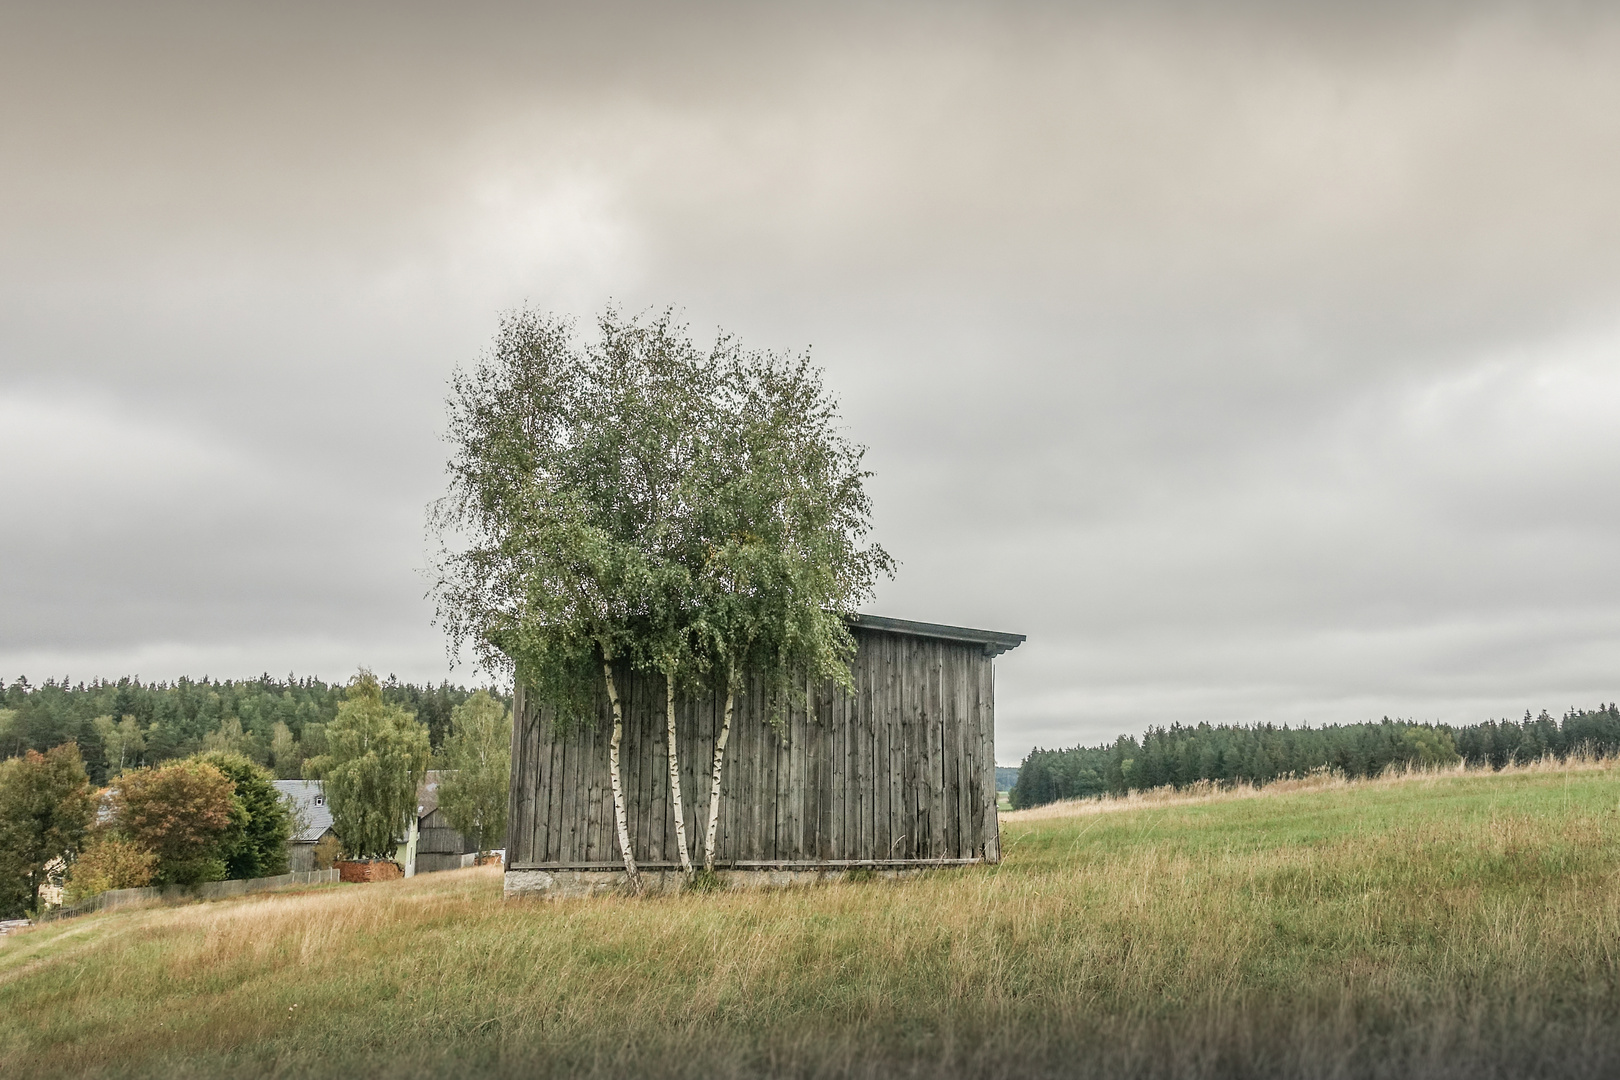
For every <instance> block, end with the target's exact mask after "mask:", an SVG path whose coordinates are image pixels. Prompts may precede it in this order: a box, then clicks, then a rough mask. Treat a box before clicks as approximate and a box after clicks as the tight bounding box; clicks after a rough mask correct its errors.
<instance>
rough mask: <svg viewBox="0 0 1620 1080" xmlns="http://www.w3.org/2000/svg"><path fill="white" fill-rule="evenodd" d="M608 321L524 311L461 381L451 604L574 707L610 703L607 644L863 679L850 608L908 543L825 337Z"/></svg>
mask: <svg viewBox="0 0 1620 1080" xmlns="http://www.w3.org/2000/svg"><path fill="white" fill-rule="evenodd" d="M597 329H598V337H597V340H596V341H594V342H592V343H590V344H587V345H582V344H580V343H579V342H577V341H576V339H575V337H574V333H573V327H572V324H570V323H569V322H568V321H567V320H564V319H559V318H553V317H548V316H542V315H538V314H535V313H533V312H528V311H522V312H517V313H513V314H511V315H508V316H506V317H505V318H504V319H503V320H502V323H501V327H500V331H499V333H498V335H497V338H496V342H495V347H494V349H493V351H492V353H491V354H490V356H488V357H487V358H486V359H485V360H484V361H483V362H482V363H481V364H479V366H478V367H477V368H476V369H475V370H473V371H471V372H458V373H457V374H456V375H455V377H454V379H453V381H452V384H451V398H450V419H449V434H448V439H449V442H450V443H451V445H452V447H453V455H452V458H451V460H450V462H449V472H450V478H451V482H450V490H449V492H448V493H447V495H446V496H445V497H444V498H443V499H441V500H440V501H439V502H438V503H436V504H434V507H433V508H432V512H431V523H432V525H433V526H434V527H435V528H436V530H437V531H438V532H439V534H440V536H441V538H442V540H443V541H444V546H443V547H442V549H441V554H440V557H439V559H438V561H437V570H438V580H437V583H436V590H435V591H436V595H437V598H438V616H439V619H440V621H441V622H442V623H443V625H444V626H445V627H446V629H447V630H448V631H449V634H450V637H451V640H452V642H454V643H455V644H456V646H457V647H459V646H460V644H461V643H463V642H470V643H471V644H472V645H473V647H474V648H475V650H477V654H478V657H479V659H480V661H481V662H482V663H483V664H484V666H485V667H486V668H489V669H490V670H510V669H512V668H513V667H514V666H515V668H516V669H517V670H518V671H520V672H521V673H522V678H523V679H524V681H525V683H526V684H527V685H528V686H530V688H531V689H532V690H533V691H534V694H535V696H536V698H537V699H538V700H541V701H544V702H547V703H549V704H552V705H554V706H555V707H557V709H558V710H559V713H560V714H561V716H562V718H563V719H564V720H565V721H567V720H574V721H589V720H594V718H595V716H596V715H597V713H596V710H597V707H598V705H597V702H598V700H599V691H598V686H599V684H600V680H601V662H602V660H603V658H604V657H606V658H611V659H624V660H628V661H630V662H632V663H634V664H635V666H637V667H641V668H644V669H650V670H657V671H661V672H664V673H666V674H668V675H672V676H673V677H675V678H676V679H677V680H678V681H683V682H691V681H694V680H697V679H699V678H701V677H703V676H704V675H705V674H706V673H714V674H715V675H717V676H718V677H721V678H724V677H729V676H730V675H731V673H732V672H733V671H737V672H740V671H742V670H745V669H747V670H753V671H758V672H763V673H765V674H767V675H771V676H779V677H778V678H775V679H773V683H774V684H775V685H779V686H783V687H785V686H786V685H787V684H788V682H789V680H788V674H789V673H790V672H791V673H792V674H793V675H794V676H795V677H796V676H798V675H801V674H802V675H805V676H807V677H812V678H813V677H818V676H822V675H833V676H835V677H841V678H842V679H843V680H845V681H847V680H848V678H849V675H848V665H847V659H848V657H849V655H850V654H851V653H852V651H853V642H852V640H851V638H850V636H849V631H848V628H847V626H846V625H845V616H847V615H848V614H850V613H851V612H853V611H854V609H855V607H856V606H858V604H859V603H860V602H861V601H862V600H864V599H865V598H866V597H867V596H869V594H870V591H871V586H872V583H873V580H874V578H875V576H876V575H877V574H878V573H882V572H886V571H887V570H888V569H889V568H890V566H891V562H890V560H889V558H888V556H887V555H886V554H885V553H884V552H883V550H882V549H881V548H879V547H876V546H875V545H874V546H870V547H862V546H860V541H861V539H862V537H863V536H864V535H865V533H866V531H867V529H868V518H869V516H870V509H871V507H870V502H869V500H868V498H867V496H866V495H865V491H864V487H863V484H864V480H865V478H866V476H867V474H866V473H865V472H863V471H862V470H861V467H860V462H861V458H862V454H863V452H864V451H863V450H862V448H860V447H858V446H855V445H853V444H851V443H849V442H848V441H847V440H845V439H843V438H842V436H840V435H839V434H838V432H837V429H836V420H837V409H836V403H835V402H834V401H833V399H832V398H831V396H830V395H828V394H827V392H826V391H825V389H824V388H823V386H822V385H821V381H820V375H819V372H818V371H817V370H816V369H815V368H814V367H813V366H812V365H810V363H809V362H808V359H807V358H799V359H795V360H784V359H780V358H776V357H771V356H767V355H764V354H760V353H754V352H746V351H744V350H742V349H740V348H738V347H737V346H736V345H735V343H733V342H731V341H729V340H727V339H721V341H719V342H718V343H717V344H716V346H715V347H714V348H713V349H712V350H710V351H709V352H708V353H704V352H702V351H701V350H699V349H698V348H697V347H696V346H695V345H694V344H693V343H692V341H691V340H690V338H689V336H688V335H687V332H686V329H685V328H684V327H682V326H679V325H678V324H676V323H675V322H674V319H673V316H672V315H671V314H670V313H669V312H665V313H663V314H662V315H660V316H659V317H657V318H655V319H652V320H649V321H645V322H643V321H639V320H635V319H625V318H624V317H622V316H621V315H619V314H618V313H617V312H615V311H612V310H609V311H607V312H606V313H604V314H603V315H602V316H601V318H600V319H599V320H598V324H597Z"/></svg>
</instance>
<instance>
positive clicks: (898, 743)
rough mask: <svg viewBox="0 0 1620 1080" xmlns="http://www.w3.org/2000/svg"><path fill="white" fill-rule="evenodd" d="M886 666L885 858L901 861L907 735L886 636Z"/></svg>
mask: <svg viewBox="0 0 1620 1080" xmlns="http://www.w3.org/2000/svg"><path fill="white" fill-rule="evenodd" d="M885 636H886V638H887V640H886V641H885V642H884V646H883V666H882V677H883V685H882V691H883V692H882V697H881V699H880V700H881V702H882V709H883V714H884V716H883V726H884V729H885V730H886V731H887V732H888V735H889V762H888V774H887V775H888V783H889V839H888V843H887V846H886V847H885V848H884V851H883V855H884V857H885V858H891V859H892V858H899V857H901V853H902V852H903V851H904V846H905V842H906V824H905V798H904V796H903V795H902V794H901V787H902V785H903V783H904V781H905V774H904V768H905V767H904V761H905V749H906V744H905V736H904V732H903V730H902V728H901V724H900V699H899V679H898V678H897V676H896V672H895V647H894V637H893V635H892V634H891V635H885Z"/></svg>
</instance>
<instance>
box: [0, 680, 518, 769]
mask: <svg viewBox="0 0 1620 1080" xmlns="http://www.w3.org/2000/svg"><path fill="white" fill-rule="evenodd" d="M380 685H381V688H382V695H383V700H384V701H387V702H388V703H390V704H393V705H399V706H401V707H402V708H404V709H406V710H407V711H409V712H413V713H415V714H416V716H417V719H418V720H420V721H421V722H423V723H424V724H426V725H427V728H428V733H429V736H430V738H431V739H432V742H433V745H435V746H438V745H439V744H440V742H442V740H443V737H444V734H445V732H446V731H448V730H449V725H450V711H451V710H452V709H453V708H455V706H457V705H459V704H461V703H462V702H463V701H465V700H467V698H468V697H470V696H471V694H472V691H471V690H469V689H467V688H465V687H459V686H453V685H451V684H450V683H448V682H445V683H441V684H440V685H438V686H418V685H414V684H411V683H401V682H399V681H398V680H397V679H395V678H393V677H391V676H390V677H389V678H388V679H386V680H383V681H382V682H381V684H380ZM499 696H501V697H502V700H504V701H507V702H508V703H510V697H509V696H506V695H499ZM342 700H343V687H342V686H341V685H336V684H334V685H328V684H327V683H324V682H322V681H321V680H319V679H299V678H295V677H293V676H288V677H287V678H286V679H284V680H278V679H274V678H271V677H270V676H268V675H265V676H262V677H260V678H257V679H245V680H240V681H233V680H224V681H219V682H215V681H212V680H209V679H203V680H200V681H196V680H192V679H181V680H179V681H178V682H174V683H161V682H154V683H142V682H140V681H139V680H136V679H119V680H117V681H107V682H92V683H80V684H78V685H70V684H68V683H66V682H56V681H54V680H52V681H48V682H46V683H44V684H43V685H40V686H34V685H32V684H30V683H29V682H28V680H26V679H18V680H17V681H16V682H14V683H11V684H9V685H4V684H0V760H3V759H4V758H7V757H13V756H17V755H20V754H22V753H23V752H24V751H26V750H30V749H32V750H39V751H41V752H43V751H45V750H47V749H49V748H50V747H53V746H58V745H60V744H62V743H64V742H67V741H69V740H74V741H76V742H77V743H78V745H79V749H80V752H81V754H82V755H83V757H84V765H85V770H86V772H88V773H89V775H90V779H91V782H92V783H97V784H104V783H106V782H107V781H108V780H109V779H110V778H111V777H112V776H114V775H116V774H117V772H118V769H119V767H120V766H119V762H120V759H121V758H122V760H123V767H125V768H129V767H133V766H136V765H157V764H161V763H163V762H166V761H172V760H178V759H182V758H186V757H190V756H191V755H192V754H195V753H197V752H199V751H201V750H205V749H220V750H225V751H227V752H235V753H241V754H243V755H244V756H246V757H248V758H250V759H252V760H255V761H257V762H259V763H260V764H266V763H271V762H274V763H276V764H275V765H274V768H275V770H276V772H277V774H278V775H279V776H282V777H284V778H286V779H296V778H297V777H298V776H299V775H300V773H301V771H302V769H301V764H302V759H303V758H305V757H315V756H319V755H320V754H322V753H324V752H325V746H324V743H323V741H322V738H321V728H322V726H323V725H324V724H325V723H327V722H328V721H330V720H331V719H332V718H333V717H334V716H336V715H337V709H338V705H339V704H340V703H341V702H342ZM101 718H105V719H101ZM277 725H281V726H283V727H285V728H286V730H287V734H288V735H289V736H290V737H291V740H292V744H291V747H290V751H289V748H288V747H287V746H286V745H285V744H283V747H282V750H281V751H280V757H278V756H277V754H278V751H277V749H276V745H275V740H276V732H277Z"/></svg>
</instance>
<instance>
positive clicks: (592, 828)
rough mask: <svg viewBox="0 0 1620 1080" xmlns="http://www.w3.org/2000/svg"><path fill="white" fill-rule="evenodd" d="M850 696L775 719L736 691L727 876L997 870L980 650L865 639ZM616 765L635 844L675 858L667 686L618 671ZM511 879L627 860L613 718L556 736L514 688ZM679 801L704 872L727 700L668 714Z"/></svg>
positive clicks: (726, 783) (880, 635)
mask: <svg viewBox="0 0 1620 1080" xmlns="http://www.w3.org/2000/svg"><path fill="white" fill-rule="evenodd" d="M855 634H856V643H857V646H858V648H857V652H856V656H855V660H854V663H853V664H852V665H851V667H852V673H853V676H854V683H855V690H854V692H853V693H850V692H847V691H845V690H843V689H841V688H839V687H837V686H835V685H833V684H832V683H830V682H829V683H828V684H826V685H824V686H821V687H819V688H817V689H816V691H815V693H814V694H811V695H807V700H806V703H805V704H806V707H804V708H796V709H791V710H789V711H788V713H787V715H786V716H785V717H784V720H783V723H782V725H781V726H780V728H777V727H773V726H772V725H771V724H770V722H769V720H768V707H767V701H766V695H765V693H764V687H763V686H761V685H758V684H754V685H751V686H750V687H749V688H748V691H747V692H746V693H743V694H739V696H738V700H737V703H736V716H735V718H734V720H733V722H732V730H731V740H730V745H729V747H728V749H727V754H726V759H727V760H726V768H725V772H724V774H723V776H722V780H721V812H720V828H719V840H718V862H719V864H720V865H721V866H723V867H729V868H739V869H746V868H750V867H776V868H792V867H796V866H798V867H805V866H827V865H832V866H838V865H844V866H851V865H855V866H858V865H863V864H864V865H895V864H905V863H915V862H935V863H939V862H959V861H978V860H987V861H990V862H996V861H999V859H1000V844H999V834H998V831H997V823H996V802H995V798H996V785H995V705H994V697H995V687H994V683H993V673H992V661H991V658H990V657H989V656H988V655H986V654H985V651H984V648H983V646H981V645H978V644H973V643H962V642H953V641H946V640H941V639H937V638H926V637H914V636H911V635H909V634H899V633H890V632H884V631H873V630H866V629H857V630H856V631H855ZM619 686H620V695H621V699H622V701H623V705H624V711H625V734H624V742H623V747H622V749H621V754H620V765H621V770H622V776H623V779H624V784H625V793H626V805H627V808H628V818H629V830H630V835H631V843H632V846H633V847H634V854H635V858H636V861H637V862H638V863H639V864H641V865H643V866H646V867H649V868H656V867H660V866H673V865H676V864H677V863H678V855H677V849H676V840H675V823H674V821H673V819H672V812H671V808H670V799H669V765H668V756H667V753H666V748H665V740H666V735H665V727H664V686H663V681H662V679H660V678H658V677H656V676H646V675H640V674H638V675H634V676H630V675H628V674H624V675H621V677H620V680H619ZM515 705H516V709H515V717H516V721H517V722H516V723H515V724H514V725H513V736H512V741H513V747H512V750H513V753H512V762H513V777H512V795H511V799H512V801H511V808H510V809H511V813H510V818H509V821H510V824H509V826H508V837H507V867H508V869H510V870H523V869H546V868H558V867H561V868H576V869H591V868H604V869H607V868H612V867H617V866H620V865H622V863H621V857H620V853H619V849H618V843H617V839H616V836H615V833H614V825H613V797H612V791H611V788H610V787H609V780H608V761H607V751H608V740H609V738H610V737H611V735H612V718H611V713H610V712H609V710H608V707H607V702H606V694H605V693H604V694H603V695H602V699H601V701H600V702H599V708H598V722H597V723H596V724H595V725H594V726H593V727H589V728H587V729H585V730H577V731H574V732H571V733H569V734H567V735H565V736H557V735H556V734H555V732H554V731H553V730H552V725H551V722H550V719H551V718H550V716H549V712H548V710H545V709H541V708H537V707H535V706H534V705H533V704H531V703H530V702H529V701H528V700H527V698H526V695H525V694H524V692H523V689H522V687H521V685H520V686H519V687H518V691H517V698H516V702H515ZM676 708H677V711H676V724H677V730H678V733H679V738H680V753H681V798H682V803H683V806H684V809H685V814H686V819H687V837H688V842H689V843H690V845H691V850H692V857H693V861H694V862H701V858H702V835H703V822H704V821H705V820H706V811H707V805H708V782H707V775H708V767H709V762H710V760H711V758H712V754H713V748H714V739H715V734H716V732H717V730H718V725H719V721H720V720H721V718H722V716H723V712H724V708H725V699H724V697H723V695H718V694H715V695H704V696H702V697H700V698H697V699H689V700H685V701H680V702H678V703H677V707H676Z"/></svg>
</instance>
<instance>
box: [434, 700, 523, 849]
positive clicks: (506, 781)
mask: <svg viewBox="0 0 1620 1080" xmlns="http://www.w3.org/2000/svg"><path fill="white" fill-rule="evenodd" d="M442 767H443V768H444V769H445V773H444V777H443V779H442V780H440V781H439V808H440V809H441V810H443V811H444V816H445V817H447V818H449V819H450V826H451V828H453V829H455V830H456V831H457V832H459V833H460V834H461V835H462V836H464V837H466V838H467V839H468V840H471V841H472V842H473V844H474V845H475V846H476V847H477V848H478V855H479V857H480V858H482V857H483V856H485V855H488V854H489V853H490V851H491V850H492V849H493V848H494V847H495V844H496V842H497V841H499V842H500V843H501V844H505V843H506V813H507V803H508V801H509V800H508V795H509V794H510V785H511V779H512V713H511V711H510V710H508V709H507V707H506V706H505V705H502V704H501V703H500V702H499V701H496V700H495V699H494V698H493V697H491V696H490V695H489V692H488V691H487V690H480V691H478V692H477V693H476V694H474V695H473V696H472V697H470V698H468V699H467V700H466V701H465V702H463V703H462V704H460V705H457V706H456V707H455V708H454V709H453V710H452V711H451V713H450V734H449V735H448V736H447V737H446V738H445V740H444V751H443V763H442Z"/></svg>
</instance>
